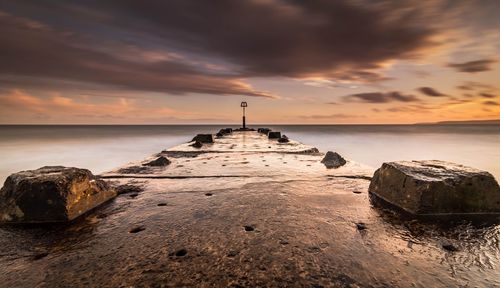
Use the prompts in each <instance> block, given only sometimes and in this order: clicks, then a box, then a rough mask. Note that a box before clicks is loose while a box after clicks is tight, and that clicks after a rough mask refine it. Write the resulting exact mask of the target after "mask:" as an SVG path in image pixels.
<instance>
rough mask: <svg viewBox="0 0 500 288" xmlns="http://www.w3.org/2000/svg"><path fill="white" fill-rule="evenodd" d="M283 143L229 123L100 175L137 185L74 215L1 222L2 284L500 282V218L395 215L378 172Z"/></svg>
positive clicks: (384, 284) (423, 284)
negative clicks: (477, 220) (194, 141)
mask: <svg viewBox="0 0 500 288" xmlns="http://www.w3.org/2000/svg"><path fill="white" fill-rule="evenodd" d="M224 143H225V144H224ZM233 145H236V146H233ZM278 145H280V146H278ZM284 145H287V144H283V146H281V144H277V143H276V141H269V140H267V139H266V138H263V136H262V135H259V134H257V133H256V132H234V133H233V134H232V135H228V136H224V137H223V138H222V139H216V143H215V144H213V146H212V149H210V147H209V146H208V145H204V147H203V148H202V149H204V150H203V153H198V152H192V151H196V150H195V149H196V148H191V147H189V146H187V145H181V146H178V147H174V148H172V149H168V150H167V151H165V152H163V153H161V154H162V155H167V156H166V157H167V158H168V159H169V160H171V161H172V163H171V164H170V165H168V166H166V167H153V168H150V167H148V170H146V171H142V172H141V173H137V174H136V173H126V174H123V173H118V172H117V171H118V170H119V169H122V168H126V167H120V168H119V169H117V170H115V171H111V172H109V173H105V174H104V176H106V177H108V179H107V180H108V181H110V182H113V183H114V184H115V185H119V184H127V185H131V186H137V187H140V188H142V189H135V192H133V193H132V192H131V193H127V192H126V191H125V192H124V193H123V194H121V195H119V196H118V197H117V198H116V199H115V200H113V201H111V202H109V203H107V204H105V205H104V206H102V207H100V209H96V210H95V211H93V212H91V213H89V214H87V215H85V216H84V217H82V218H81V219H78V220H76V221H74V222H72V223H70V224H66V225H52V226H43V227H40V226H22V227H19V226H3V227H1V228H0V286H1V287H130V286H134V287H170V286H201V287H224V286H232V287H256V286H260V287H268V286H272V287H497V286H499V285H500V273H499V272H498V270H499V269H498V266H499V264H500V260H499V259H500V247H499V245H500V244H499V242H500V240H499V239H500V226H498V225H495V224H491V223H490V224H488V225H472V224H471V223H468V222H461V223H457V224H454V225H445V226H443V225H439V224H437V223H432V222H431V223H429V222H419V221H417V220H411V219H404V218H400V217H399V216H398V215H397V214H394V213H391V212H389V211H385V210H382V209H380V208H375V207H373V206H372V205H371V204H370V201H369V197H368V192H367V190H368V185H369V177H370V176H371V175H372V173H373V169H371V168H370V167H366V166H364V165H361V164H357V163H354V162H352V161H349V162H348V163H347V164H346V165H345V166H343V167H341V168H339V169H326V167H325V166H324V165H323V164H321V163H320V161H321V158H322V156H323V154H321V153H309V152H304V151H308V149H310V148H311V147H309V146H306V145H303V144H296V142H291V144H290V146H288V148H290V152H291V153H288V152H287V146H284ZM292 145H294V146H292ZM230 147H233V148H230ZM269 147H271V148H269ZM191 149H192V150H191ZM178 152H183V153H184V154H181V153H178ZM191 152H192V153H195V154H196V156H195V157H193V155H192V154H190V153H191ZM292 152H293V153H292ZM169 153H170V155H177V156H179V155H180V156H179V157H171V156H168V154H169ZM175 153H177V154H175ZM154 157H157V155H154V156H152V157H151V158H148V159H146V160H144V161H148V160H151V159H153V158H154ZM144 161H139V162H133V163H130V164H129V165H128V166H127V167H131V166H138V165H140V163H142V162H144ZM223 165H225V166H223ZM266 165H268V166H266ZM266 169H267V170H266ZM132 190H133V189H132ZM131 194H136V195H135V197H130V195H131ZM360 227H363V228H362V229H360Z"/></svg>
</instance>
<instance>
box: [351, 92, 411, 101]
mask: <svg viewBox="0 0 500 288" xmlns="http://www.w3.org/2000/svg"><path fill="white" fill-rule="evenodd" d="M343 99H344V101H346V102H353V101H354V102H365V103H389V102H418V101H420V100H419V99H418V98H417V97H415V96H413V95H405V94H402V93H400V92H396V91H395V92H387V93H382V92H371V93H358V94H352V95H348V96H344V98H343Z"/></svg>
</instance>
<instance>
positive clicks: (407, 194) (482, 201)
mask: <svg viewBox="0 0 500 288" xmlns="http://www.w3.org/2000/svg"><path fill="white" fill-rule="evenodd" d="M369 192H370V194H371V195H372V196H375V198H374V199H377V200H379V199H382V200H383V202H387V203H389V204H392V205H393V206H396V207H399V208H401V209H403V210H405V211H407V212H409V213H411V214H415V215H427V214H430V215H435V214H483V213H500V188H499V186H498V183H497V181H496V180H495V178H494V177H493V176H492V175H491V174H490V173H488V172H485V171H481V170H477V169H474V168H470V167H466V166H462V165H459V164H455V163H450V162H444V161H436V160H428V161H399V162H389V163H384V164H382V167H381V168H379V169H378V170H377V171H375V174H374V175H373V178H372V181H371V183H370V188H369ZM372 198H373V197H372Z"/></svg>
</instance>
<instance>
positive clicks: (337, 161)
mask: <svg viewBox="0 0 500 288" xmlns="http://www.w3.org/2000/svg"><path fill="white" fill-rule="evenodd" d="M321 163H323V164H325V166H326V168H339V167H340V166H344V165H345V164H346V163H347V161H345V159H344V158H343V157H342V156H340V155H339V154H338V153H337V152H332V151H328V152H326V154H325V157H323V160H321Z"/></svg>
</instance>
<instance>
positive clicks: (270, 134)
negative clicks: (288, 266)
mask: <svg viewBox="0 0 500 288" xmlns="http://www.w3.org/2000/svg"><path fill="white" fill-rule="evenodd" d="M267 136H268V138H269V139H279V138H281V132H278V131H269V132H268V133H267Z"/></svg>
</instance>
